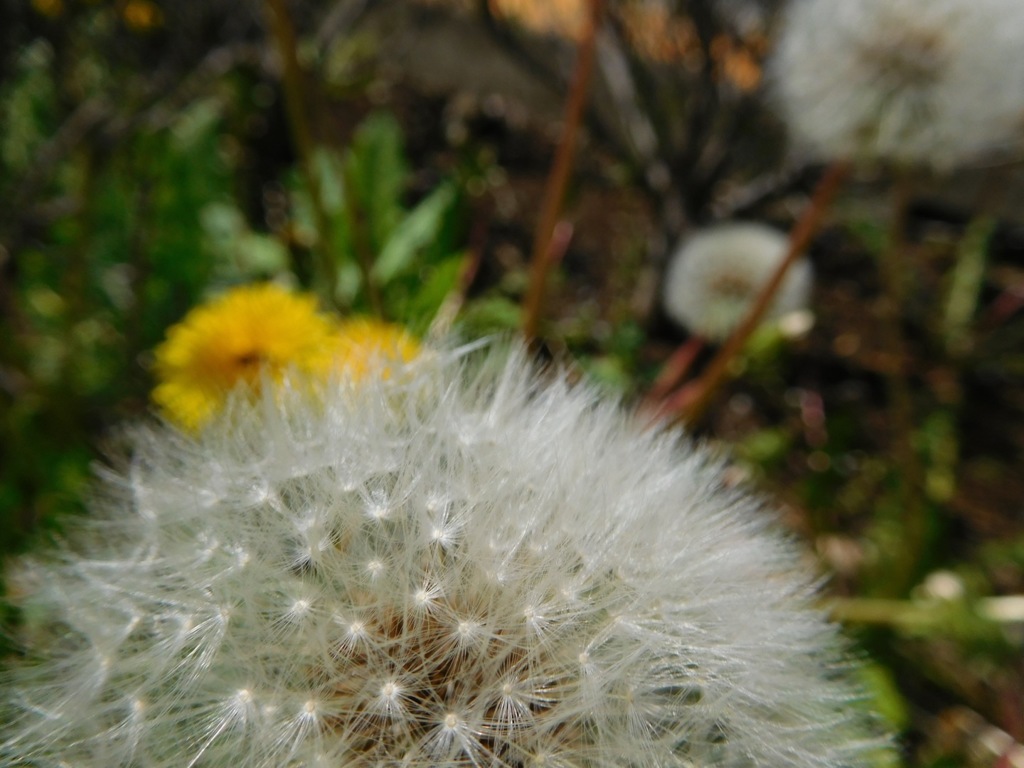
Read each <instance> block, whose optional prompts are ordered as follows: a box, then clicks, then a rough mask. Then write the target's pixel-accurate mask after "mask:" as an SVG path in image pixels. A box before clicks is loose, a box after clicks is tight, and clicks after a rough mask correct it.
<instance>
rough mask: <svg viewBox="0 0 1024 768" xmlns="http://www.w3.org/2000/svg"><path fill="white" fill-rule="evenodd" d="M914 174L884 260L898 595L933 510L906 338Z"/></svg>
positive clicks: (899, 182)
mask: <svg viewBox="0 0 1024 768" xmlns="http://www.w3.org/2000/svg"><path fill="white" fill-rule="evenodd" d="M910 181H911V179H910V176H909V174H908V173H907V172H906V171H902V170H898V171H897V172H896V178H895V179H894V181H893V189H892V192H893V201H892V220H891V223H890V226H889V239H888V243H887V245H886V248H885V251H884V252H883V253H882V254H881V256H880V258H879V273H880V276H881V278H882V288H883V292H884V296H883V300H882V302H881V319H882V322H883V332H884V334H885V337H886V339H887V340H888V342H889V350H888V351H889V356H890V358H891V360H892V365H891V366H890V367H889V369H888V371H887V375H886V384H887V386H888V390H889V419H890V424H891V426H892V447H893V453H894V454H895V456H896V461H897V463H898V466H897V477H898V480H899V490H900V503H901V506H902V507H903V510H902V512H903V515H902V519H903V531H902V533H903V536H902V541H901V553H900V560H899V562H898V563H897V565H896V568H895V573H894V578H893V580H892V584H891V585H890V591H891V594H893V595H900V594H903V593H904V592H905V591H906V590H908V589H910V587H912V586H913V583H914V578H915V576H916V574H917V571H918V569H919V566H920V563H921V559H922V557H923V555H924V552H925V548H926V546H927V539H928V522H929V521H928V510H927V506H926V504H925V500H924V495H923V492H924V472H923V471H922V468H921V461H920V459H919V457H918V455H917V450H916V449H915V448H914V433H915V429H914V401H913V397H912V395H911V392H910V382H909V380H908V378H907V361H908V359H909V355H908V353H907V342H906V336H905V334H904V332H903V314H902V313H903V309H904V307H906V303H907V270H906V261H907V253H906V250H907V241H906V223H907V210H908V207H909V204H910V194H911V190H910V186H911V185H910Z"/></svg>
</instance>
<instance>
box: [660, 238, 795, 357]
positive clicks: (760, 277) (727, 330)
mask: <svg viewBox="0 0 1024 768" xmlns="http://www.w3.org/2000/svg"><path fill="white" fill-rule="evenodd" d="M788 246H789V241H788V238H787V236H786V235H785V234H783V233H782V232H779V231H778V230H776V229H773V228H771V227H769V226H766V225H764V224H758V223H755V222H732V223H727V224H719V225H717V226H713V227H708V228H707V229H703V230H698V231H696V232H694V233H693V234H692V235H690V237H688V238H687V239H686V240H685V241H684V242H683V243H682V245H681V246H680V247H679V249H678V250H677V251H676V252H675V254H674V255H673V256H672V260H671V261H670V262H669V265H668V270H667V271H666V274H665V290H664V305H665V311H666V313H667V314H668V316H669V317H671V318H672V319H673V320H675V321H676V322H677V323H679V324H680V325H682V326H684V327H686V328H687V329H689V330H690V331H691V332H693V333H696V334H699V335H700V336H703V337H704V338H706V339H709V340H710V341H724V340H725V339H727V338H728V337H729V335H730V334H731V333H732V332H733V330H734V329H735V328H736V326H737V325H739V323H740V321H741V320H743V318H744V317H745V316H746V314H747V312H748V311H749V310H750V308H751V306H752V305H753V303H754V300H755V299H756V298H757V296H758V294H759V293H760V291H761V289H762V288H763V287H764V286H765V284H766V283H767V282H768V280H769V279H770V278H771V276H772V274H773V273H774V272H775V268H776V267H777V266H778V265H779V263H780V262H781V261H782V260H783V259H784V258H785V257H786V250H787V248H788ZM811 282H812V271H811V264H810V262H809V261H807V259H805V258H800V259H798V260H797V261H796V263H794V264H792V265H791V266H790V268H789V269H788V270H787V272H786V277H785V279H784V280H783V283H782V285H781V286H780V288H779V290H778V291H777V293H776V294H775V299H774V300H773V302H772V304H771V305H770V306H769V309H768V313H767V315H766V316H765V320H775V319H778V318H780V317H782V316H783V315H786V314H789V313H790V312H795V311H798V310H801V309H805V308H806V307H807V304H808V301H809V300H810V293H811Z"/></svg>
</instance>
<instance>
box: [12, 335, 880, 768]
mask: <svg viewBox="0 0 1024 768" xmlns="http://www.w3.org/2000/svg"><path fill="white" fill-rule="evenodd" d="M302 391H303V392H305V393H306V394H299V393H298V392H293V391H291V390H290V389H288V388H285V389H283V390H280V391H278V392H275V393H273V394H272V395H267V396H266V399H265V402H264V403H263V406H262V409H261V410H260V411H259V412H258V418H257V417H253V418H251V419H249V420H248V421H245V420H242V421H240V420H238V419H237V418H236V419H233V420H232V421H231V422H225V423H224V424H222V425H215V426H213V427H211V428H210V430H209V431H208V432H205V433H204V434H203V435H202V436H200V437H198V438H194V439H193V438H189V437H185V436H182V435H179V434H176V433H174V432H171V431H165V430H161V429H155V430H151V431H140V432H138V434H137V436H136V439H135V445H134V450H135V455H134V456H133V459H132V466H131V468H130V469H129V470H128V471H126V472H124V473H123V474H121V475H115V476H114V477H113V479H111V480H110V481H109V483H110V486H109V487H108V488H107V493H105V494H104V497H103V499H104V500H103V501H101V502H100V503H98V504H97V505H96V508H95V510H94V514H93V515H92V516H90V517H87V518H83V519H78V520H75V521H71V522H69V523H68V531H67V536H66V539H67V542H68V544H67V546H66V547H65V548H63V549H59V550H57V551H54V552H51V553H49V554H45V553H44V554H41V555H39V556H37V557H35V558H34V559H32V560H25V561H23V563H22V564H21V565H19V566H17V567H16V568H15V572H16V573H17V572H18V571H23V572H24V574H25V578H23V579H21V581H20V582H19V583H21V584H22V585H23V587H24V589H23V590H22V592H21V593H19V594H18V595H17V596H15V597H14V598H12V599H13V600H14V601H15V602H16V603H17V604H18V605H19V606H20V607H21V608H22V609H23V611H24V613H23V615H24V616H25V617H26V618H27V622H26V626H25V628H24V629H25V640H26V646H27V648H26V655H25V657H24V659H23V660H21V661H18V662H14V663H13V664H12V667H11V669H10V671H9V672H7V673H6V677H5V678H4V679H3V680H2V686H0V691H2V693H0V714H2V715H3V716H2V717H0V764H4V765H13V764H19V765H20V764H30V765H41V766H42V765H59V764H69V765H75V766H79V767H80V768H110V767H111V766H138V767H139V768H170V767H171V766H176V767H180V766H194V767H195V768H201V767H203V766H210V767H217V766H229V767H230V768H257V767H259V768H280V767H281V766H291V767H296V768H297V767H299V766H309V767H312V766H367V767H370V766H409V767H412V768H417V767H419V768H426V766H441V767H442V768H444V767H454V766H482V765H486V766H504V767H507V768H522V767H524V766H528V765H545V766H567V767H569V766H571V767H576V768H596V767H607V768H611V767H612V766H616V767H621V766H653V765H658V766H677V767H679V768H681V767H682V766H701V767H702V768H714V767H715V766H722V767H726V768H753V767H754V766H758V768H783V767H785V768H794V767H796V768H839V767H840V766H849V767H850V768H853V767H857V766H867V765H869V764H872V763H870V758H869V753H870V751H871V750H873V749H875V748H876V746H877V744H876V742H875V741H874V740H873V739H872V738H871V737H870V736H869V731H870V727H869V726H868V725H867V724H866V723H865V722H864V720H865V719H866V718H865V716H863V715H862V714H860V710H859V709H858V708H857V705H856V703H855V701H854V699H855V698H856V695H857V694H856V691H855V689H854V687H853V686H852V685H851V684H850V683H849V682H848V677H849V666H850V665H849V662H848V661H847V660H846V658H845V654H844V652H843V650H842V644H841V643H840V642H839V640H838V639H837V636H836V633H835V631H834V629H833V628H832V627H831V626H830V625H829V624H827V623H826V622H825V620H824V619H823V618H822V617H821V616H820V615H819V614H818V613H817V612H815V611H814V610H812V609H811V608H810V601H811V599H812V598H813V589H812V588H811V587H810V586H809V583H808V581H807V580H806V579H805V578H804V577H803V576H801V575H799V573H798V568H797V561H798V558H797V555H796V553H794V552H793V550H792V548H791V546H790V545H789V543H788V542H787V541H786V540H785V539H784V538H783V537H781V536H780V535H778V534H776V533H774V532H773V531H772V530H771V529H770V525H769V524H768V523H766V520H765V515H764V513H763V511H762V510H761V509H760V505H759V503H758V502H757V501H755V500H753V499H751V498H749V497H747V496H745V495H743V493H742V492H740V491H737V490H735V489H731V488H730V487H729V486H728V485H727V484H726V483H725V482H724V480H723V467H722V466H721V464H720V462H718V461H717V460H714V459H712V458H710V457H709V456H707V455H706V454H705V453H704V452H702V451H701V450H698V449H696V448H693V447H687V446H685V445H680V444H679V443H678V441H677V440H676V439H674V438H673V437H672V436H671V435H659V434H652V433H651V432H645V431H643V430H642V429H641V427H640V426H639V425H637V424H635V423H634V422H633V421H632V420H631V419H630V418H629V417H628V416H627V415H625V414H623V413H622V412H621V410H620V409H619V408H618V407H617V406H615V405H614V404H609V403H602V402H600V401H599V400H598V399H597V398H596V397H595V396H594V393H593V392H592V391H590V390H588V389H587V388H586V387H573V386H570V385H569V384H567V383H566V382H564V381H562V380H555V381H548V382H546V383H544V382H542V381H541V380H540V378H539V377H538V375H537V374H536V373H535V372H534V371H532V370H531V368H530V366H529V364H528V363H527V362H526V357H525V354H524V353H522V352H513V353H511V354H509V353H499V352H492V353H486V354H484V355H483V358H482V359H480V360H477V361H476V362H470V361H467V360H466V359H465V358H464V357H463V358H461V359H460V357H459V356H457V355H454V354H453V355H448V356H441V357H439V358H438V359H437V360H435V361H434V362H433V363H431V365H429V366H426V367H422V368H420V369H418V370H417V371H416V373H415V375H410V376H396V377H394V378H392V379H390V380H389V381H386V382H376V383H372V384H368V385H367V386H366V387H365V388H362V389H359V388H349V389H344V388H328V389H326V390H325V391H323V392H320V393H319V395H318V396H317V397H311V396H310V395H309V394H308V388H307V387H303V388H302ZM236 415H237V414H236ZM467 434H471V435H473V436H474V439H473V440H472V441H471V442H469V443H467V441H466V439H465V436H466V435H467ZM257 479H261V480H262V481H263V484H264V485H265V489H266V492H265V493H262V494H260V497H259V498H254V497H253V494H252V492H251V490H252V488H253V486H254V483H256V480H257ZM211 484H216V486H217V498H218V499H219V501H218V502H217V503H215V504H213V505H210V503H209V499H208V496H207V494H204V490H206V489H208V488H210V487H211ZM140 498H145V500H146V511H145V513H144V514H143V512H142V510H140V508H139V502H138V499H140ZM438 499H443V504H438V503H437V500H438ZM368 500H372V501H373V502H374V503H375V504H377V505H378V506H379V508H386V509H387V510H388V513H387V514H386V515H383V516H380V515H374V514H367V510H368V508H369V507H368ZM371 506H372V505H371ZM378 506H373V507H372V508H374V509H376V508H378ZM310 510H314V511H315V514H312V517H311V512H310ZM448 523H450V524H448ZM439 525H442V526H445V525H447V527H446V528H445V530H446V531H447V533H446V535H445V536H444V537H441V538H438V537H437V536H435V535H434V531H435V529H436V528H437V527H438V526H439ZM313 529H315V532H316V536H317V538H318V540H319V539H321V538H322V539H324V540H326V541H329V542H330V546H329V547H328V548H326V549H325V550H323V551H321V552H320V555H319V556H318V557H317V558H315V559H305V560H296V558H295V552H296V549H297V547H300V546H301V545H303V542H305V541H307V536H308V534H309V532H310V530H313ZM213 541H216V542H219V546H217V547H216V548H212V549H211V550H210V552H209V553H207V554H204V555H203V556H202V557H198V556H197V551H198V550H199V549H200V548H203V547H204V546H205V545H206V544H208V543H209V542H213ZM239 552H244V553H245V554H246V556H247V560H246V564H245V567H244V568H240V567H239V565H238V558H239V556H238V553H239ZM494 574H500V575H501V578H494V577H493V575H494Z"/></svg>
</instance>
